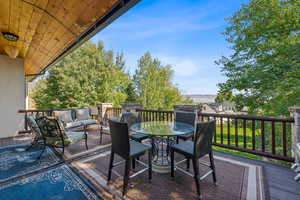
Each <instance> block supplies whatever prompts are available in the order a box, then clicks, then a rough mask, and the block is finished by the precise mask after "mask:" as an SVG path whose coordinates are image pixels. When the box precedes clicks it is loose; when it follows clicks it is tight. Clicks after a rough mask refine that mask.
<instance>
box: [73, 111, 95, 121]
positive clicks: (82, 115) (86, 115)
mask: <svg viewBox="0 0 300 200" xmlns="http://www.w3.org/2000/svg"><path fill="white" fill-rule="evenodd" d="M75 112H76V120H78V121H80V120H88V119H91V116H90V110H89V109H88V108H79V109H75Z"/></svg>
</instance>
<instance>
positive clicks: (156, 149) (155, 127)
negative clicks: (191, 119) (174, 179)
mask: <svg viewBox="0 0 300 200" xmlns="http://www.w3.org/2000/svg"><path fill="white" fill-rule="evenodd" d="M129 129H130V130H131V131H132V132H135V133H142V134H147V135H149V137H150V138H151V145H152V154H153V160H152V164H153V171H155V172H158V173H168V172H170V169H171V168H170V167H171V165H170V157H169V155H170V148H169V147H170V145H172V144H173V143H175V142H176V137H177V136H178V135H182V134H187V133H191V132H194V127H193V126H191V125H189V124H186V123H181V122H168V121H148V122H141V123H136V124H133V125H132V126H130V127H129Z"/></svg>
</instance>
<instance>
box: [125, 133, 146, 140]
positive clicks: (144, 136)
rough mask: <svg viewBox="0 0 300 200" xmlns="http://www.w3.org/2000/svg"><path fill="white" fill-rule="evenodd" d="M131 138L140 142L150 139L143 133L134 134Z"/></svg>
mask: <svg viewBox="0 0 300 200" xmlns="http://www.w3.org/2000/svg"><path fill="white" fill-rule="evenodd" d="M129 138H130V139H132V140H135V141H138V142H141V141H142V140H145V139H147V138H149V135H147V134H143V133H133V134H130V135H129Z"/></svg>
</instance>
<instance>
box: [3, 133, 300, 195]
mask: <svg viewBox="0 0 300 200" xmlns="http://www.w3.org/2000/svg"><path fill="white" fill-rule="evenodd" d="M24 141H25V142H26V141H28V138H22V137H17V138H15V139H12V138H11V139H0V147H2V146H7V145H12V144H18V143H23V142H24ZM215 155H217V156H221V157H225V158H230V159H234V160H237V161H240V162H245V163H249V164H254V165H260V166H262V167H263V174H264V181H265V184H264V185H265V191H267V194H269V199H270V200H297V199H299V200H300V184H298V183H296V182H295V181H294V176H295V173H294V172H293V171H292V170H291V169H290V168H288V167H285V166H281V165H277V164H272V163H269V162H265V161H259V160H255V159H250V158H245V157H242V156H238V155H234V154H229V153H225V152H221V151H215Z"/></svg>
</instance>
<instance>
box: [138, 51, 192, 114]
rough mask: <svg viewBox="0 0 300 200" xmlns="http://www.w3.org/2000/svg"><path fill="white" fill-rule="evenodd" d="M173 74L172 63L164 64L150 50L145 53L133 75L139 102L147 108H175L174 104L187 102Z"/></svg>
mask: <svg viewBox="0 0 300 200" xmlns="http://www.w3.org/2000/svg"><path fill="white" fill-rule="evenodd" d="M173 74H174V72H173V70H172V68H171V66H170V65H166V66H163V65H162V64H161V62H160V61H159V60H158V59H154V58H152V57H151V54H150V53H149V52H147V53H145V54H144V55H143V56H142V57H141V58H140V59H139V60H138V68H137V69H136V71H135V74H134V75H133V84H134V88H135V91H136V95H137V103H140V104H142V105H143V107H144V108H147V109H173V105H174V104H181V103H187V102H186V100H185V99H184V98H183V97H182V96H181V94H180V91H179V90H178V88H177V87H175V86H174V85H173V83H172V79H173Z"/></svg>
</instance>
